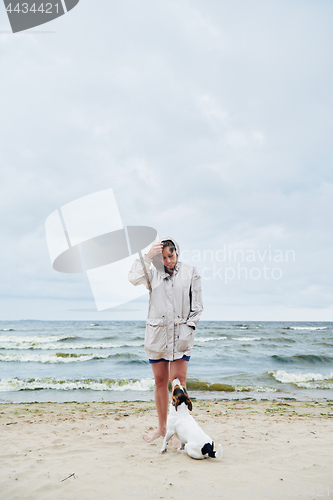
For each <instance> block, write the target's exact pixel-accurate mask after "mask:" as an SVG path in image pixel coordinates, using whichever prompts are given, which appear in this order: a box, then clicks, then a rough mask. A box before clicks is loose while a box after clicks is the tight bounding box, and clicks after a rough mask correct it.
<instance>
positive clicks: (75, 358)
mask: <svg viewBox="0 0 333 500" xmlns="http://www.w3.org/2000/svg"><path fill="white" fill-rule="evenodd" d="M109 357H110V355H109V354H74V353H72V354H67V353H60V352H57V353H55V354H0V362H20V363H80V362H81V363H82V362H84V361H91V360H92V359H107V358H109Z"/></svg>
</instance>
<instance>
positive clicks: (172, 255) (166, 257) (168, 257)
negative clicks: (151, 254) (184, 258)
mask: <svg viewBox="0 0 333 500" xmlns="http://www.w3.org/2000/svg"><path fill="white" fill-rule="evenodd" d="M162 258H163V264H164V265H165V267H167V268H168V269H171V270H172V269H174V267H175V265H176V264H177V253H176V251H175V250H174V251H173V252H171V251H170V247H164V248H163V250H162Z"/></svg>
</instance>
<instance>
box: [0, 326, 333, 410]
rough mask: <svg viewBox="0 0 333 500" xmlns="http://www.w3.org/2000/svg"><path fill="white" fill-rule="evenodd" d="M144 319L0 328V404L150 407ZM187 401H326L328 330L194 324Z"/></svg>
mask: <svg viewBox="0 0 333 500" xmlns="http://www.w3.org/2000/svg"><path fill="white" fill-rule="evenodd" d="M144 334H145V321H34V320H29V321H27V320H21V321H1V322H0V403H7V402H46V401H52V402H70V401H74V402H92V401H96V402H102V401H152V400H154V379H153V376H152V370H151V366H150V364H149V362H148V360H147V358H146V354H145V351H144ZM187 388H188V392H189V393H190V396H191V397H192V398H194V399H195V398H196V399H206V400H207V399H208V400H223V399H239V400H243V399H255V400H263V399H266V400H278V399H297V400H333V323H331V322H286V321H277V322H276V321H246V322H238V321H200V323H199V325H198V328H197V330H196V337H195V346H194V348H193V351H192V356H191V360H190V362H189V366H188V380H187Z"/></svg>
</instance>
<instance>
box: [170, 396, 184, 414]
mask: <svg viewBox="0 0 333 500" xmlns="http://www.w3.org/2000/svg"><path fill="white" fill-rule="evenodd" d="M181 403H182V402H181V400H180V397H179V396H172V404H173V406H174V407H175V410H176V411H177V408H178V406H179V405H180V404H181Z"/></svg>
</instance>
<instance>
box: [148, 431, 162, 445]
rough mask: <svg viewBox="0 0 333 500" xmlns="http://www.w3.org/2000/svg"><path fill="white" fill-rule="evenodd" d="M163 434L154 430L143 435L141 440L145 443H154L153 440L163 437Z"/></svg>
mask: <svg viewBox="0 0 333 500" xmlns="http://www.w3.org/2000/svg"><path fill="white" fill-rule="evenodd" d="M164 435H165V433H163V432H161V431H160V429H155V430H154V431H152V432H149V434H144V436H143V439H144V440H145V441H147V443H152V442H153V441H155V439H157V438H159V437H164Z"/></svg>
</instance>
